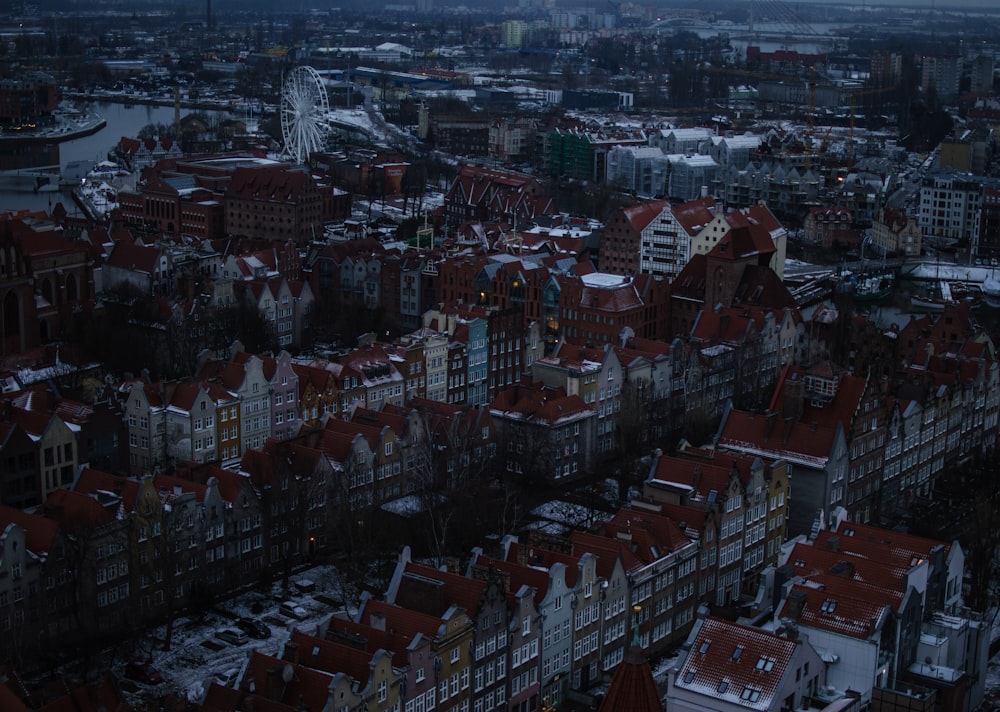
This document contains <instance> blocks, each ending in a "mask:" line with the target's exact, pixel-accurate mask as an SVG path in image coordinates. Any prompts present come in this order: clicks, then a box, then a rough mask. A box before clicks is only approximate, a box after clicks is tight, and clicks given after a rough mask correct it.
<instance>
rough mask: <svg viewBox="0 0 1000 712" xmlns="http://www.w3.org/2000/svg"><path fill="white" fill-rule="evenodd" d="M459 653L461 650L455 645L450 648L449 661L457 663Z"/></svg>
mask: <svg viewBox="0 0 1000 712" xmlns="http://www.w3.org/2000/svg"><path fill="white" fill-rule="evenodd" d="M461 654H462V652H461V651H460V650H459V649H458V646H457V645H456V646H455V647H454V648H452V649H451V662H452V663H457V662H458V659H459V657H460V656H461Z"/></svg>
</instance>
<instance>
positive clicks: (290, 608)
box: [278, 601, 309, 621]
mask: <svg viewBox="0 0 1000 712" xmlns="http://www.w3.org/2000/svg"><path fill="white" fill-rule="evenodd" d="M278 613H280V614H281V615H283V616H285V617H286V618H294V619H295V620H297V621H304V620H305V619H306V618H308V617H309V614H308V613H307V612H306V609H305V608H303V607H302V606H300V605H299V604H297V603H295V601H285V602H284V603H282V604H281V607H280V608H278Z"/></svg>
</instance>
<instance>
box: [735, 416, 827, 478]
mask: <svg viewBox="0 0 1000 712" xmlns="http://www.w3.org/2000/svg"><path fill="white" fill-rule="evenodd" d="M836 437H837V429H836V428H835V427H829V426H825V425H820V424H818V423H806V422H803V421H788V420H783V419H782V418H781V417H780V416H779V414H777V413H774V414H773V415H772V416H771V417H768V416H766V415H754V414H753V413H748V412H745V411H740V410H731V411H730V412H729V415H728V416H727V418H726V422H725V424H724V426H723V428H722V432H721V433H720V435H719V447H724V448H731V449H735V450H738V451H741V452H746V453H749V454H753V455H759V456H761V457H766V458H767V459H771V460H777V459H782V458H784V459H788V460H790V461H791V462H794V463H797V464H804V465H808V466H810V467H815V468H818V469H822V468H824V467H826V462H827V460H828V459H829V457H830V453H831V452H832V451H833V445H834V443H835V442H836Z"/></svg>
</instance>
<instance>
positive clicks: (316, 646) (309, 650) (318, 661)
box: [283, 629, 372, 689]
mask: <svg viewBox="0 0 1000 712" xmlns="http://www.w3.org/2000/svg"><path fill="white" fill-rule="evenodd" d="M289 645H295V646H297V648H298V649H297V651H296V654H297V655H298V661H299V664H300V665H305V666H306V667H310V668H312V669H314V670H321V671H323V672H327V673H330V674H331V675H336V674H337V673H343V674H345V675H347V676H348V677H350V678H351V679H353V680H354V681H355V683H356V685H357V688H358V689H364V688H365V687H366V686H367V685H368V678H369V674H370V673H371V664H372V653H370V652H367V651H365V650H361V649H358V648H356V647H352V646H349V645H344V644H343V643H339V642H334V641H330V640H323V639H322V638H316V637H315V636H312V635H306V634H305V633H303V632H302V631H300V630H297V629H296V630H293V631H292V636H291V639H290V640H289V643H286V644H285V652H286V654H287V653H288V652H289ZM283 657H285V658H286V659H287V658H288V655H285V656H283Z"/></svg>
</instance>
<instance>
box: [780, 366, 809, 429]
mask: <svg viewBox="0 0 1000 712" xmlns="http://www.w3.org/2000/svg"><path fill="white" fill-rule="evenodd" d="M805 385H806V384H805V382H804V381H803V380H802V378H800V377H799V373H798V372H796V373H793V374H792V376H791V378H789V379H787V380H786V381H785V386H784V399H783V402H782V410H783V415H784V416H785V417H786V418H789V419H791V420H798V419H799V418H801V417H802V408H803V401H804V400H805V390H806V389H805Z"/></svg>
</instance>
